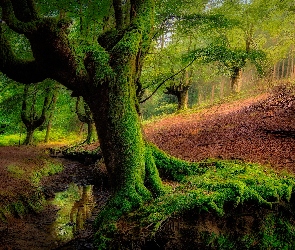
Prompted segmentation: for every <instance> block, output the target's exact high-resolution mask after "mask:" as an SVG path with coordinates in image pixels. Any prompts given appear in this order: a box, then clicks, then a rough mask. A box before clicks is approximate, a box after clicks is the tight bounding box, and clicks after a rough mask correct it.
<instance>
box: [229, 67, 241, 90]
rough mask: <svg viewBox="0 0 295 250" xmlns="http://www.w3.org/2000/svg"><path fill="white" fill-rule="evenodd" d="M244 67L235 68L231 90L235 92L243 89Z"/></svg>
mask: <svg viewBox="0 0 295 250" xmlns="http://www.w3.org/2000/svg"><path fill="white" fill-rule="evenodd" d="M241 80H242V69H240V68H234V70H233V72H232V75H231V90H232V92H233V93H235V94H236V93H239V92H240V91H241Z"/></svg>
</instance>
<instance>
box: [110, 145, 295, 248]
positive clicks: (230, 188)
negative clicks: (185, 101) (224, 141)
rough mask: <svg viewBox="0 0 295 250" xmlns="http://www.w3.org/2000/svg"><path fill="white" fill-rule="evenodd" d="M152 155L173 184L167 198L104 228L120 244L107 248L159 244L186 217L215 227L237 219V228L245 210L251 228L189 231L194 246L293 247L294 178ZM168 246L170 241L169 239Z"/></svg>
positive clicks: (251, 167)
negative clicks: (175, 221) (202, 219)
mask: <svg viewBox="0 0 295 250" xmlns="http://www.w3.org/2000/svg"><path fill="white" fill-rule="evenodd" d="M153 155H154V156H155V157H154V158H155V162H156V165H157V166H158V168H159V170H160V172H162V174H163V173H164V175H165V177H166V178H169V179H170V180H173V182H172V183H173V185H171V188H170V191H169V192H167V193H166V194H164V195H162V196H160V197H158V198H156V199H154V200H152V201H150V202H148V203H146V204H145V205H144V206H141V207H140V208H138V209H137V210H135V211H133V212H132V213H129V214H127V215H125V216H124V217H121V220H119V223H118V224H116V222H114V223H113V224H112V225H111V226H110V225H104V227H109V229H110V230H109V232H110V234H109V236H110V237H115V239H116V242H114V241H113V242H112V241H111V243H109V244H110V245H108V247H109V248H112V247H113V248H114V249H115V248H117V247H119V245H120V244H123V245H126V244H127V245H128V244H129V243H132V244H139V245H142V246H148V245H146V244H149V243H148V242H152V241H154V240H155V239H157V240H159V237H158V236H157V235H159V234H161V232H163V231H165V230H167V229H165V225H166V223H168V222H169V221H171V220H173V218H176V217H177V218H183V216H184V215H185V214H186V216H192V218H199V219H200V215H202V216H203V217H204V216H205V217H206V216H207V217H208V216H213V219H211V222H212V223H215V222H216V221H218V220H219V221H222V222H221V223H220V225H223V224H224V223H229V222H228V221H232V220H233V218H235V219H234V220H236V222H234V224H235V225H237V224H238V222H237V221H239V218H238V217H239V216H237V215H236V214H239V213H240V214H243V213H244V212H241V211H243V209H244V210H245V211H246V210H247V208H250V210H249V211H248V212H247V213H249V216H250V217H249V218H250V220H252V219H253V221H255V223H254V222H253V223H254V224H255V225H254V224H253V227H250V229H249V228H248V229H247V230H244V231H243V230H241V232H237V230H238V229H237V228H238V226H234V227H233V228H232V232H231V230H230V228H231V227H230V226H228V228H227V230H226V229H224V230H223V229H222V226H220V227H218V226H215V228H218V229H217V230H211V231H210V230H203V229H202V228H198V229H195V228H194V226H191V227H189V230H187V232H190V231H192V230H193V231H192V232H194V234H195V236H194V237H193V239H194V240H195V241H194V244H196V245H195V246H198V244H199V245H200V246H201V245H202V246H203V247H205V248H204V249H206V247H208V248H207V249H215V248H216V249H238V247H237V246H239V244H240V245H241V244H242V246H243V249H253V246H255V247H257V249H265V248H263V247H264V246H266V244H270V246H272V247H273V248H272V249H285V248H286V247H287V248H286V249H288V247H290V246H294V245H295V242H294V232H295V227H294V224H293V220H294V218H293V213H292V212H291V211H292V210H293V208H292V206H293V205H292V202H290V201H291V197H292V194H293V189H294V186H295V179H294V176H292V175H289V174H288V173H283V172H276V171H274V170H272V169H269V168H265V167H263V166H260V165H258V164H252V163H245V162H241V161H224V160H214V159H212V160H206V161H203V162H199V163H187V162H185V161H181V160H178V159H176V158H174V157H170V156H167V155H165V153H163V152H161V151H160V150H157V149H156V148H154V152H153ZM175 180H176V181H177V182H175ZM169 182H170V181H168V183H169ZM175 183H177V184H176V185H175ZM253 207H254V208H255V209H253ZM229 208H230V209H229ZM261 211H263V212H261ZM286 214H288V216H286ZM192 218H190V220H192ZM240 219H241V218H240ZM181 220H183V219H181ZM188 221H189V220H188ZM188 221H187V223H188ZM195 221H196V220H195ZM208 221H210V220H207V222H208ZM204 223H205V222H204ZM116 226H118V229H117V231H116ZM186 227H187V225H186ZM163 228H164V229H163ZM213 228H214V227H213ZM236 229H237V230H236ZM105 231H107V230H106V228H105ZM105 235H107V234H105ZM177 237H178V238H177ZM177 237H176V238H177V239H178V240H179V241H180V242H181V241H183V240H185V239H188V238H190V237H187V236H186V235H181V233H179V235H178V236H177ZM181 237H183V238H181ZM164 238H165V237H164ZM118 239H119V240H118ZM126 239H127V240H126ZM168 239H169V237H168ZM170 240H171V239H170ZM160 241H161V240H160ZM166 241H167V242H168V241H169V240H167V238H166ZM143 242H144V243H143ZM167 242H166V243H165V244H167ZM162 243H163V242H162ZM162 243H161V244H162ZM170 243H171V242H170ZM118 244H119V245H118ZM161 244H160V245H161ZM163 244H164V243H163ZM165 244H164V245H165ZM191 244H193V243H192V242H191ZM164 245H162V246H164ZM105 246H106V245H105ZM183 246H184V245H183ZM277 247H279V248H277ZM281 247H282V248H281ZM162 249H163V248H162ZM202 249H203V248H202Z"/></svg>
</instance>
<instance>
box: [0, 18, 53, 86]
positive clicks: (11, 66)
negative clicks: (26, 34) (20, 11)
mask: <svg viewBox="0 0 295 250" xmlns="http://www.w3.org/2000/svg"><path fill="white" fill-rule="evenodd" d="M0 71H1V72H3V73H4V74H5V75H7V76H8V77H9V78H11V79H13V80H15V81H17V82H22V83H25V84H27V83H33V82H41V81H43V80H44V79H46V78H47V75H46V74H45V72H43V71H42V69H40V68H39V65H38V64H37V62H36V61H35V60H23V59H19V58H17V57H16V56H15V54H14V53H13V51H12V49H11V46H10V44H9V42H8V40H7V39H6V37H5V32H4V27H3V24H0Z"/></svg>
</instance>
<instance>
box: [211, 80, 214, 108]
mask: <svg viewBox="0 0 295 250" xmlns="http://www.w3.org/2000/svg"><path fill="white" fill-rule="evenodd" d="M214 94H215V85H214V84H213V85H212V89H211V105H213V103H214Z"/></svg>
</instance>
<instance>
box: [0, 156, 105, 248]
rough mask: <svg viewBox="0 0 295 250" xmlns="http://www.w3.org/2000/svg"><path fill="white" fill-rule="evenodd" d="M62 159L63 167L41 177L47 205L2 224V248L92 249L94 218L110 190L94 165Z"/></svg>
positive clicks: (0, 235)
mask: <svg viewBox="0 0 295 250" xmlns="http://www.w3.org/2000/svg"><path fill="white" fill-rule="evenodd" d="M61 161H62V163H63V165H64V170H63V171H62V172H61V173H59V174H56V175H53V176H49V177H45V178H44V179H43V180H42V184H41V187H42V192H43V193H44V195H45V197H46V201H47V205H46V206H45V207H44V209H43V210H42V211H41V212H40V213H30V214H27V215H25V216H23V217H22V218H9V220H8V221H7V223H5V224H1V234H0V243H1V246H0V249H3V250H6V249H7V250H12V249H13V250H43V249H44V250H45V249H46V250H53V249H81V250H82V249H93V244H92V242H93V241H92V237H93V233H94V230H93V228H92V225H93V221H94V219H95V217H96V216H97V214H98V212H99V210H100V208H101V206H103V205H104V204H105V202H106V201H107V199H108V197H109V193H108V191H107V190H106V189H105V188H104V187H103V183H102V179H101V178H99V177H98V176H97V173H96V172H95V167H94V165H89V166H86V165H83V164H81V163H78V162H74V161H70V160H66V159H61Z"/></svg>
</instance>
